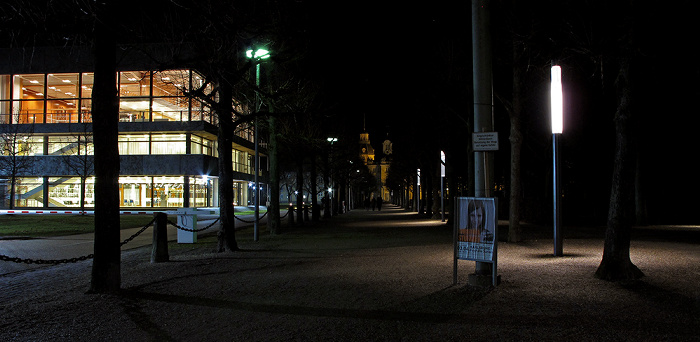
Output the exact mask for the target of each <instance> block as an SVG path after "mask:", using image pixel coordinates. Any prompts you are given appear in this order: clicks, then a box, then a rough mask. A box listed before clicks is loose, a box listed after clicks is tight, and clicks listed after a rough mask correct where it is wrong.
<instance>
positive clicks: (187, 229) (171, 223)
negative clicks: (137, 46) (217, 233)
mask: <svg viewBox="0 0 700 342" xmlns="http://www.w3.org/2000/svg"><path fill="white" fill-rule="evenodd" d="M220 219H221V217H218V218H217V219H216V220H214V222H212V223H211V224H210V225H208V226H206V227H204V228H200V229H189V228H185V227H181V226H179V225H178V224H177V223H174V222H173V221H170V220H168V223H169V224H170V225H172V226H173V227H175V228H177V229H180V230H184V231H186V232H191V233H197V232H201V231H205V230H207V229H209V228H211V227H213V226H214V225H215V224H216V223H217V222H219V220H220Z"/></svg>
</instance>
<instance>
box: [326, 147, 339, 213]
mask: <svg viewBox="0 0 700 342" xmlns="http://www.w3.org/2000/svg"><path fill="white" fill-rule="evenodd" d="M326 140H328V142H329V143H331V153H330V155H329V157H328V159H329V164H331V168H332V167H333V143H335V142H336V141H338V138H336V137H328V139H326ZM329 173H330V183H331V184H329V185H330V187H329V188H328V196H329V198H328V204H329V205H330V206H331V208H330V213H331V215H333V170H330V172H329ZM336 215H337V213H336Z"/></svg>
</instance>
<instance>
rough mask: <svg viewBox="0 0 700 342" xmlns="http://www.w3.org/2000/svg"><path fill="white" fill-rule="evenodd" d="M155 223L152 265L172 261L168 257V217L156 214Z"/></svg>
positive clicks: (163, 214)
mask: <svg viewBox="0 0 700 342" xmlns="http://www.w3.org/2000/svg"><path fill="white" fill-rule="evenodd" d="M153 216H154V218H155V221H153V250H151V263H155V262H166V261H170V256H169V255H168V229H167V228H168V215H166V214H165V213H154V214H153Z"/></svg>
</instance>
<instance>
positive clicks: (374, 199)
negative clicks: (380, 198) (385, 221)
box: [371, 197, 377, 211]
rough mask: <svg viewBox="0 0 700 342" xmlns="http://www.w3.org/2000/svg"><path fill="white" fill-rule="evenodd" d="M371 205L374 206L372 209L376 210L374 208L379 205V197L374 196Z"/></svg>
mask: <svg viewBox="0 0 700 342" xmlns="http://www.w3.org/2000/svg"><path fill="white" fill-rule="evenodd" d="M371 206H372V211H374V208H375V207H376V206H377V199H376V198H374V197H372V204H371Z"/></svg>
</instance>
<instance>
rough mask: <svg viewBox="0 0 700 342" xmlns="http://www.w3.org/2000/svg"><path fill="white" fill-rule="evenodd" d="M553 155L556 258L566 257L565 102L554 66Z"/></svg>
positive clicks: (558, 73) (558, 72) (559, 73)
mask: <svg viewBox="0 0 700 342" xmlns="http://www.w3.org/2000/svg"><path fill="white" fill-rule="evenodd" d="M551 92H552V95H551V96H552V98H551V101H552V153H553V165H552V167H553V176H554V177H553V178H554V184H553V185H554V200H553V204H554V256H562V255H564V248H563V246H562V243H563V238H562V235H561V215H560V214H561V183H560V181H559V178H560V169H561V163H560V160H559V137H560V136H561V133H562V131H563V130H564V100H563V90H562V86H561V67H560V66H558V65H552V88H551Z"/></svg>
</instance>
